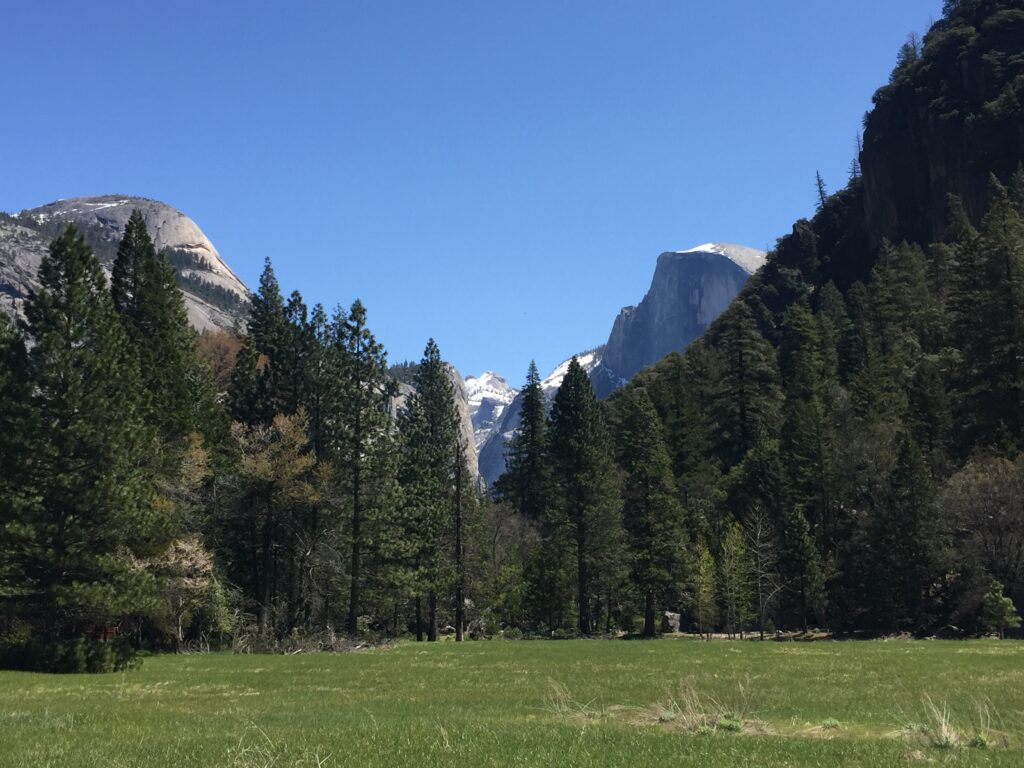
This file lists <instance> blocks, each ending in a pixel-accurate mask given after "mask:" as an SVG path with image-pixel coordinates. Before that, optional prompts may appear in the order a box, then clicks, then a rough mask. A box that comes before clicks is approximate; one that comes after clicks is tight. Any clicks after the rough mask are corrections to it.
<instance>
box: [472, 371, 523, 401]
mask: <svg viewBox="0 0 1024 768" xmlns="http://www.w3.org/2000/svg"><path fill="white" fill-rule="evenodd" d="M518 391H519V390H517V389H514V388H513V387H510V386H509V384H508V382H507V381H505V379H504V377H502V376H499V375H498V374H496V373H494V372H493V371H484V372H483V373H481V374H480V375H479V376H467V377H466V394H467V395H468V396H469V402H470V405H473V404H477V405H479V404H480V402H481V401H482V400H483V399H484V398H485V397H486V398H490V399H491V400H497V401H499V402H502V403H504V404H505V405H508V404H509V403H511V402H512V401H513V400H514V399H515V396H516V394H517V392H518Z"/></svg>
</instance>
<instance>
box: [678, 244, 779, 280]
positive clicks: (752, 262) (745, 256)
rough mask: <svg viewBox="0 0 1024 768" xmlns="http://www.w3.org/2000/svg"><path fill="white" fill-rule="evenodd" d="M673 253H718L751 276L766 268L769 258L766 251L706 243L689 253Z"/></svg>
mask: <svg viewBox="0 0 1024 768" xmlns="http://www.w3.org/2000/svg"><path fill="white" fill-rule="evenodd" d="M673 253H679V254H683V253H717V254H718V255H719V256H725V257H726V258H727V259H729V260H730V261H731V262H733V263H734V264H736V265H737V266H738V267H740V268H741V269H743V270H744V271H745V272H747V273H749V274H753V273H754V272H757V270H759V269H760V268H761V267H762V266H764V262H765V258H766V257H767V254H766V253H765V252H764V251H759V250H757V249H756V248H748V247H747V246H745V245H735V244H733V243H704V245H698V246H697V247H696V248H691V249H690V250H688V251H673Z"/></svg>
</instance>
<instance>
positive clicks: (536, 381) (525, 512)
mask: <svg viewBox="0 0 1024 768" xmlns="http://www.w3.org/2000/svg"><path fill="white" fill-rule="evenodd" d="M540 383H541V381H540V374H539V373H538V372H537V364H536V363H534V362H533V361H532V360H531V361H530V367H529V370H528V371H527V373H526V385H525V386H524V387H523V390H522V398H523V399H522V405H521V410H520V421H519V429H518V430H517V431H516V434H515V435H514V436H513V437H512V439H511V440H509V443H508V449H507V451H506V458H505V467H506V469H505V473H504V475H503V476H502V477H500V478H499V479H498V482H497V483H496V484H495V492H496V494H497V496H498V497H499V498H501V499H503V500H505V501H507V502H509V503H510V504H512V506H513V507H514V508H515V509H516V510H517V511H518V512H519V514H520V515H522V516H523V517H524V518H526V519H527V520H531V521H534V522H539V521H541V520H542V519H543V517H544V510H545V505H546V502H547V496H548V467H547V442H546V433H545V428H546V418H545V404H544V392H543V390H542V389H541V386H540Z"/></svg>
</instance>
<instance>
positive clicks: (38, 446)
mask: <svg viewBox="0 0 1024 768" xmlns="http://www.w3.org/2000/svg"><path fill="white" fill-rule="evenodd" d="M39 280H40V288H39V290H38V291H37V292H35V293H33V294H32V296H31V297H30V298H29V300H28V302H27V303H26V305H25V315H26V330H27V333H28V336H29V339H30V341H31V347H30V350H29V352H28V356H27V361H26V368H27V377H28V379H29V380H30V381H31V382H32V391H31V394H30V395H29V397H28V398H27V402H28V409H27V410H28V413H27V415H26V423H27V425H28V431H29V434H31V435H32V438H31V440H32V442H31V444H30V445H27V446H25V447H24V448H23V450H26V451H28V452H29V453H30V455H31V458H32V462H31V468H30V470H29V471H26V472H24V473H23V474H22V476H21V477H20V478H19V484H20V486H21V487H20V488H19V490H18V491H17V492H16V495H17V496H18V497H20V498H21V499H24V500H25V501H26V503H24V504H22V505H20V506H19V507H18V509H17V514H16V516H15V517H14V518H13V519H8V520H5V521H4V527H3V529H2V532H0V536H2V541H0V550H2V551H3V552H4V553H5V560H6V561H7V562H8V564H9V571H8V573H7V574H6V576H7V578H8V579H9V581H8V582H7V584H6V585H5V587H4V590H3V591H4V592H6V593H7V594H8V595H9V596H10V597H9V599H10V601H11V605H12V607H13V609H14V610H15V611H16V612H17V613H18V614H19V615H20V616H21V617H22V619H23V620H24V621H26V622H28V623H29V625H30V626H31V627H32V630H33V632H36V633H38V634H39V635H40V636H42V637H45V638H48V639H51V640H61V639H66V638H71V637H74V636H76V635H77V634H79V633H81V632H83V631H91V630H93V629H96V628H102V627H105V626H107V625H109V624H111V623H116V622H117V621H118V620H120V619H121V618H123V617H126V616H128V615H131V614H143V615H144V614H145V613H146V612H147V611H148V610H151V609H152V607H153V601H154V598H155V584H154V582H153V580H152V578H151V577H150V576H149V575H148V574H147V573H146V572H145V571H144V570H142V569H139V568H137V567H136V565H135V558H142V557H146V556H148V555H151V554H155V553H156V552H158V551H160V550H161V549H162V548H163V547H164V546H165V545H166V543H167V541H168V537H169V534H170V531H171V529H172V525H171V521H170V520H169V519H168V518H167V515H166V510H165V508H163V507H162V506H160V505H157V504H154V503H153V498H154V497H153V489H152V485H151V482H150V478H149V477H148V475H147V470H146V469H145V468H144V467H145V462H144V459H145V457H146V455H147V452H148V451H149V450H150V449H151V446H152V437H153V434H152V431H151V430H150V429H149V428H148V427H147V425H146V424H145V422H144V421H143V414H144V406H143V403H142V401H141V397H140V394H141V390H140V386H139V373H138V368H137V363H136V361H135V358H134V356H133V354H132V352H131V347H130V345H129V340H128V337H127V335H126V333H125V331H124V329H123V328H122V325H121V323H120V322H119V319H118V316H117V313H116V312H115V309H114V304H113V301H112V299H111V295H110V292H109V291H108V288H107V282H106V279H105V278H104V276H103V272H102V270H101V269H100V264H99V261H98V260H97V259H96V257H95V255H94V254H93V253H92V250H91V249H90V248H89V246H88V245H87V244H86V243H85V241H84V240H83V239H82V237H81V236H80V235H79V234H78V233H77V232H76V230H75V229H74V228H73V227H68V228H67V229H66V230H65V232H64V234H62V235H61V236H60V237H59V238H57V239H56V240H55V241H54V242H53V244H52V245H51V247H50V253H49V255H48V256H47V257H46V258H45V259H44V260H43V263H42V265H41V266H40V271H39Z"/></svg>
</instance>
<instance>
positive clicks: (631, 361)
mask: <svg viewBox="0 0 1024 768" xmlns="http://www.w3.org/2000/svg"><path fill="white" fill-rule="evenodd" d="M764 262H765V254H764V253H763V252H762V251H757V250H754V249H753V248H746V247H744V246H740V245H731V244H724V243H707V244H705V245H701V246H698V247H696V248H692V249H690V250H688V251H669V252H666V253H663V254H661V256H659V257H658V264H657V266H656V267H655V270H654V277H653V278H652V280H651V287H650V289H649V290H648V291H647V295H646V296H644V298H643V300H642V301H641V302H640V303H639V304H638V305H637V306H635V307H626V308H624V309H623V310H622V311H621V312H620V313H619V316H618V317H617V318H616V319H615V322H614V323H613V325H612V331H611V334H610V335H609V337H608V342H607V344H604V345H603V346H601V347H598V348H597V349H595V350H591V351H589V352H586V353H583V354H580V355H578V356H577V358H578V360H579V362H580V364H581V365H582V366H583V368H584V370H586V371H587V373H588V374H589V376H590V381H591V383H592V384H593V386H594V392H595V393H596V394H597V396H598V397H600V398H604V397H607V396H608V395H610V394H611V393H612V392H613V391H615V390H616V389H617V388H619V387H621V386H622V385H623V384H625V383H626V382H627V381H629V380H630V379H631V378H632V377H633V376H634V375H635V374H636V373H637V372H638V371H640V370H642V369H643V368H646V367H647V366H649V365H653V364H654V363H656V362H658V360H660V359H661V358H663V357H664V356H665V355H667V354H668V353H669V352H673V351H680V350H682V349H683V348H685V347H686V345H687V344H689V343H690V342H691V341H693V340H694V339H696V338H698V337H699V336H701V334H703V333H704V331H705V329H706V328H707V327H708V325H709V324H710V323H711V322H712V321H713V320H714V319H715V318H717V317H718V316H719V315H720V314H721V313H722V312H723V311H724V310H725V308H726V307H727V306H729V302H731V301H732V300H733V298H734V297H735V296H736V294H738V293H739V292H740V289H741V288H742V287H743V285H744V284H745V283H746V281H747V278H748V277H749V276H750V275H751V274H753V273H754V272H756V271H757V270H758V269H760V267H761V266H762V265H763V264H764ZM568 367H569V361H568V360H566V361H565V362H563V363H561V364H560V365H559V366H558V367H557V368H556V369H555V370H554V371H552V372H551V375H549V376H548V377H547V378H546V379H545V380H544V381H543V382H542V384H541V387H542V388H543V390H544V394H545V397H546V398H547V400H548V403H550V402H551V400H553V399H554V396H555V393H556V392H557V391H558V387H559V386H561V384H562V379H563V378H564V377H565V373H566V371H567V370H568ZM520 401H521V398H520V397H516V399H514V400H513V401H512V402H511V403H510V404H509V405H508V406H507V407H506V408H505V409H504V411H503V413H502V416H501V419H500V420H499V421H497V422H496V423H495V424H494V425H492V426H491V427H490V430H489V433H488V435H487V437H486V439H484V440H483V441H481V443H480V444H479V454H480V455H479V464H480V475H481V477H482V478H483V479H484V480H485V481H486V482H487V483H488V484H491V483H493V482H494V481H495V480H497V479H498V477H500V476H501V473H502V472H504V471H505V444H506V442H507V441H508V440H509V439H510V438H511V437H512V435H513V434H515V430H516V429H517V428H518V427H519V413H520V408H521V402H520Z"/></svg>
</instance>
